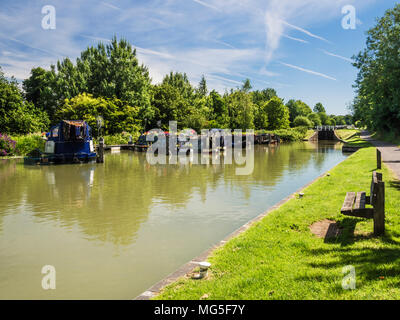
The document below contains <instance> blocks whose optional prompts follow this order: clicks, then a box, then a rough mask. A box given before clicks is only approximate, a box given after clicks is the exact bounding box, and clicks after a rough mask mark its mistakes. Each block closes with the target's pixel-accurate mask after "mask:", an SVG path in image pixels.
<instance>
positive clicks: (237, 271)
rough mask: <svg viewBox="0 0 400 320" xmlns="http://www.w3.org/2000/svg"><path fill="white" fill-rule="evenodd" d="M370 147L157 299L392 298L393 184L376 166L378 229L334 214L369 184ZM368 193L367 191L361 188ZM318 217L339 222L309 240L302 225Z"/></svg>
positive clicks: (395, 268)
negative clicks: (351, 283)
mask: <svg viewBox="0 0 400 320" xmlns="http://www.w3.org/2000/svg"><path fill="white" fill-rule="evenodd" d="M375 168H376V159H375V148H372V147H368V148H364V149H361V150H360V151H358V152H357V153H354V154H352V155H351V156H350V157H349V158H348V159H347V160H346V161H344V162H342V163H341V164H339V165H338V166H337V167H335V168H334V169H332V170H331V171H330V174H331V175H330V176H325V177H323V178H321V179H319V180H318V181H317V182H315V183H314V184H312V185H311V186H309V187H308V188H306V189H305V190H304V193H305V196H304V197H303V198H302V199H299V198H295V199H292V200H290V201H289V202H287V203H286V204H284V205H283V206H281V207H280V208H279V209H277V210H275V211H273V212H271V213H270V214H269V215H268V216H267V217H266V218H264V219H263V220H261V221H260V222H257V223H255V224H254V225H253V226H252V227H251V228H250V229H248V230H247V231H246V232H245V233H243V234H241V235H240V236H238V237H236V238H234V239H232V240H231V241H229V242H228V243H226V245H225V246H224V247H221V248H219V249H217V250H215V251H214V252H213V254H212V255H211V256H210V257H209V259H208V261H210V262H211V263H212V267H211V268H210V274H209V277H208V279H204V280H192V279H189V278H182V279H181V280H179V281H177V282H176V283H173V284H171V285H170V286H168V287H167V288H166V289H165V290H163V292H162V293H161V295H159V296H158V297H157V298H158V299H399V298H400V287H399V285H398V284H399V282H400V266H399V262H400V247H399V244H400V216H399V214H398V208H399V207H400V184H399V182H398V181H394V178H393V176H392V174H391V173H390V172H389V171H388V169H387V168H383V170H381V171H380V172H383V177H384V181H385V182H386V229H387V231H386V235H385V236H384V237H379V238H375V237H372V236H371V232H372V229H373V223H372V221H371V220H365V219H360V218H351V217H346V216H343V215H341V214H340V208H341V206H342V203H343V200H344V197H345V194H346V192H348V191H362V190H369V187H370V182H371V173H372V171H373V170H375ZM368 194H369V192H368ZM324 219H331V220H335V221H337V222H338V223H339V225H340V227H341V228H343V230H342V233H341V235H340V236H338V237H336V238H333V239H330V240H326V241H325V240H324V239H320V238H317V237H316V236H315V235H313V234H312V233H311V231H310V228H309V226H310V225H311V224H313V223H314V222H317V221H321V220H324ZM347 265H352V266H354V267H355V270H356V276H357V282H356V286H357V288H356V290H343V289H342V287H341V283H342V279H343V276H344V275H343V274H342V268H343V267H344V266H347Z"/></svg>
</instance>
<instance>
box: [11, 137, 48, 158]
mask: <svg viewBox="0 0 400 320" xmlns="http://www.w3.org/2000/svg"><path fill="white" fill-rule="evenodd" d="M13 139H14V140H15V141H16V149H17V152H16V154H17V155H20V156H25V155H27V154H28V153H30V152H31V151H33V150H35V149H39V150H41V151H44V144H45V141H44V140H43V139H42V136H41V135H40V134H29V135H24V136H15V137H13Z"/></svg>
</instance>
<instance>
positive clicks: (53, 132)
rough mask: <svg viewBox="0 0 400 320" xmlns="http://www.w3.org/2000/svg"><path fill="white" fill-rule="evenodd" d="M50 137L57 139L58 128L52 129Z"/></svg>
mask: <svg viewBox="0 0 400 320" xmlns="http://www.w3.org/2000/svg"><path fill="white" fill-rule="evenodd" d="M51 136H52V137H53V138H57V137H58V127H55V128H54V129H53V131H52V132H51Z"/></svg>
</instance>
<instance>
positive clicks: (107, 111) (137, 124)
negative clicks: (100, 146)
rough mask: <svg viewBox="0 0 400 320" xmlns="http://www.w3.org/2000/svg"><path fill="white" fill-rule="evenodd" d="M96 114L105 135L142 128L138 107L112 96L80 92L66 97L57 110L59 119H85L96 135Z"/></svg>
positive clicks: (135, 130)
mask: <svg viewBox="0 0 400 320" xmlns="http://www.w3.org/2000/svg"><path fill="white" fill-rule="evenodd" d="M97 116H102V117H103V119H104V126H103V128H102V131H103V133H104V134H105V135H115V134H119V133H122V132H123V131H129V132H137V131H140V130H141V129H142V125H141V121H140V120H139V108H137V107H133V106H130V105H128V104H126V103H125V102H123V101H121V100H119V99H117V98H113V99H106V98H95V97H93V96H92V95H91V94H85V93H84V94H80V95H78V96H76V97H74V98H72V99H66V100H65V103H64V105H63V106H62V107H61V108H60V109H58V110H57V112H56V118H57V119H59V120H62V119H68V120H85V121H86V122H87V123H88V124H89V125H90V126H91V127H92V129H93V130H92V134H93V135H94V136H96V135H97V130H96V128H97V124H96V118H97Z"/></svg>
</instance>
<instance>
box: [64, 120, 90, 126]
mask: <svg viewBox="0 0 400 320" xmlns="http://www.w3.org/2000/svg"><path fill="white" fill-rule="evenodd" d="M62 122H64V123H66V124H69V125H71V126H75V127H83V126H84V125H85V123H86V122H85V121H83V120H63V121H62Z"/></svg>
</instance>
